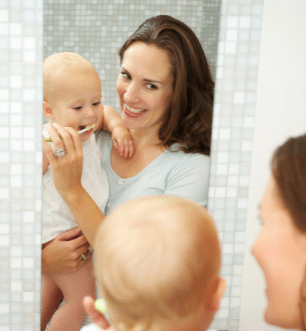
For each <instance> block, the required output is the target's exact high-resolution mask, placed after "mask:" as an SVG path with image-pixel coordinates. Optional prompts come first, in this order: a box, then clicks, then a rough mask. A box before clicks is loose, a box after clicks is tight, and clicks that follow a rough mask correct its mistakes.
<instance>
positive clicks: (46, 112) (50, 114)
mask: <svg viewBox="0 0 306 331" xmlns="http://www.w3.org/2000/svg"><path fill="white" fill-rule="evenodd" d="M43 112H44V115H45V116H46V117H47V118H49V119H51V120H52V119H54V114H53V110H52V108H51V107H50V105H49V103H48V102H46V101H43Z"/></svg>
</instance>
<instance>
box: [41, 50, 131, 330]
mask: <svg viewBox="0 0 306 331" xmlns="http://www.w3.org/2000/svg"><path fill="white" fill-rule="evenodd" d="M43 75H44V98H43V111H44V115H45V116H46V117H47V118H49V119H50V121H49V122H48V124H46V125H45V126H44V134H45V136H48V130H49V129H50V127H51V126H52V124H53V123H54V122H56V123H58V124H61V125H62V126H69V127H72V128H74V129H76V130H78V131H79V134H80V138H81V141H82V149H83V155H84V160H83V172H82V185H83V186H84V188H85V189H86V190H87V192H88V193H89V194H90V196H91V197H92V198H93V199H94V201H95V202H96V204H97V205H98V206H99V208H100V209H101V210H102V211H104V208H105V205H106V201H107V198H108V181H107V178H106V174H105V172H104V170H103V169H102V168H101V164H100V153H99V149H98V147H97V145H96V142H95V137H94V135H93V132H94V131H96V130H100V129H101V128H102V129H104V130H107V131H110V132H112V135H113V141H114V145H115V146H116V147H117V148H118V150H119V153H120V154H121V155H123V156H125V157H127V156H132V154H133V148H134V147H133V141H132V138H131V136H130V133H129V131H128V130H127V129H126V128H125V127H123V126H122V124H121V119H120V115H119V114H118V113H117V112H116V111H115V110H114V109H113V108H111V107H108V106H102V104H101V97H102V95H101V82H100V78H99V75H98V73H97V71H96V70H95V68H94V67H93V66H92V65H91V64H90V63H89V62H88V61H87V60H85V59H84V58H83V57H81V56H80V55H78V54H74V53H67V52H65V53H58V54H54V55H51V56H49V57H47V58H46V59H45V60H44V68H43ZM49 138H50V137H49ZM50 144H52V142H50ZM54 153H55V155H56V156H57V157H62V156H63V155H64V154H65V150H55V151H54ZM48 166H49V162H48V159H47V157H46V156H45V155H43V211H42V244H43V246H42V247H43V248H44V247H45V246H46V245H48V244H49V243H50V242H51V241H52V240H53V239H54V238H55V237H56V236H57V235H59V234H60V233H63V232H64V231H67V230H69V229H72V228H74V227H76V226H77V224H76V222H75V221H74V218H73V216H72V214H71V213H70V211H69V209H68V207H67V206H66V204H65V202H64V200H63V199H62V198H61V197H60V195H59V194H58V193H57V191H56V189H55V186H54V183H53V179H52V173H51V169H50V167H48ZM84 208H86V206H84ZM79 259H80V261H81V260H85V259H86V256H85V255H81V256H80V257H79ZM41 281H42V285H41V330H45V328H46V325H47V323H48V321H49V319H50V318H51V316H52V314H53V312H54V311H55V310H56V309H57V306H56V307H55V305H56V304H55V302H58V301H59V300H57V299H56V298H57V296H58V293H60V291H61V292H62V294H63V296H64V298H65V304H64V305H63V306H62V307H60V308H59V309H58V310H57V311H56V312H55V314H54V315H53V316H52V319H51V321H50V324H49V331H56V330H61V331H64V330H65V331H74V330H79V327H80V325H81V323H82V321H83V319H84V318H85V316H86V314H85V312H84V309H83V306H82V300H83V298H84V296H85V295H91V296H94V295H95V279H94V275H93V268H92V261H91V259H88V260H87V261H85V263H84V264H83V265H82V266H81V267H80V268H78V269H77V271H76V272H74V273H67V274H65V273H52V274H46V273H42V277H41Z"/></svg>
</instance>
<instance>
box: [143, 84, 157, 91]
mask: <svg viewBox="0 0 306 331" xmlns="http://www.w3.org/2000/svg"><path fill="white" fill-rule="evenodd" d="M146 87H147V89H149V90H156V89H157V86H156V85H154V84H147V85H146Z"/></svg>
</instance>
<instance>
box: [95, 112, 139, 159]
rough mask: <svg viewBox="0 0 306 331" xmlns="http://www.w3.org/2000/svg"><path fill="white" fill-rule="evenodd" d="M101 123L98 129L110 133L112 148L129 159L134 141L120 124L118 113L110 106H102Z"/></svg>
mask: <svg viewBox="0 0 306 331" xmlns="http://www.w3.org/2000/svg"><path fill="white" fill-rule="evenodd" d="M101 122H102V123H100V125H99V127H100V128H102V129H103V130H105V131H109V132H111V133H112V137H113V143H114V146H115V147H116V148H117V149H118V151H119V154H120V155H123V156H124V157H127V156H129V157H131V156H132V155H133V154H134V151H135V146H134V140H133V138H132V136H131V134H130V131H129V130H128V129H127V128H126V127H125V126H124V125H123V124H122V122H121V116H120V115H119V113H118V112H117V111H116V110H115V109H114V108H112V107H110V106H103V117H102V121H101Z"/></svg>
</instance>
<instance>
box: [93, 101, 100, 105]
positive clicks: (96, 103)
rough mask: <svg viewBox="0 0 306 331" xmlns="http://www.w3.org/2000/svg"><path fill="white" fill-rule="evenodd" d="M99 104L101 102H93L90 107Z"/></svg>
mask: <svg viewBox="0 0 306 331" xmlns="http://www.w3.org/2000/svg"><path fill="white" fill-rule="evenodd" d="M100 103H101V102H100V101H99V102H95V103H93V104H92V105H93V106H98V105H99V104H100Z"/></svg>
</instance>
